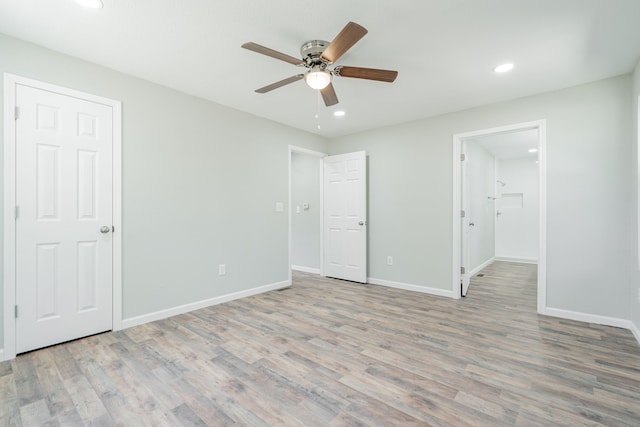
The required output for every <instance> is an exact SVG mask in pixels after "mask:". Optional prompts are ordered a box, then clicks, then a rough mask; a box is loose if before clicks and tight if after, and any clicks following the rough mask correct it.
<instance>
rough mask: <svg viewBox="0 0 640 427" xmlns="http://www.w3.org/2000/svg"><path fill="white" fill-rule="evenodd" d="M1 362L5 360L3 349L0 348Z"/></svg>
mask: <svg viewBox="0 0 640 427" xmlns="http://www.w3.org/2000/svg"><path fill="white" fill-rule="evenodd" d="M3 360H6V359H5V358H4V349H3V348H0V361H3Z"/></svg>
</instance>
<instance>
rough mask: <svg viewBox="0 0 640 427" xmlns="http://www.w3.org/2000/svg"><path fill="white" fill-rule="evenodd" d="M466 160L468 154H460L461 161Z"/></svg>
mask: <svg viewBox="0 0 640 427" xmlns="http://www.w3.org/2000/svg"><path fill="white" fill-rule="evenodd" d="M465 160H467V155H466V154H464V153H462V154H460V161H461V162H464V161H465Z"/></svg>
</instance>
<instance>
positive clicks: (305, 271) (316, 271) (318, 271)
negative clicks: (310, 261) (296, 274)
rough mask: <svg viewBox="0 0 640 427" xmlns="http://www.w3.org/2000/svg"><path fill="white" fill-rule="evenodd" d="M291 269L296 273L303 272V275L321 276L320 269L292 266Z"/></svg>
mask: <svg viewBox="0 0 640 427" xmlns="http://www.w3.org/2000/svg"><path fill="white" fill-rule="evenodd" d="M291 269H292V270H295V271H302V272H303V273H311V274H320V269H319V268H313V267H304V266H302V265H291Z"/></svg>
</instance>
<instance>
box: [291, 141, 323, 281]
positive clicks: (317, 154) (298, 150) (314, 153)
mask: <svg viewBox="0 0 640 427" xmlns="http://www.w3.org/2000/svg"><path fill="white" fill-rule="evenodd" d="M292 153H299V154H307V155H309V156H313V157H317V158H318V164H319V167H318V169H319V171H320V172H319V173H320V200H319V207H320V228H319V229H318V234H319V237H320V239H319V240H320V275H321V276H322V275H323V272H324V271H323V270H324V269H323V265H324V239H323V233H322V230H323V229H324V219H323V215H322V213H323V212H324V186H323V184H322V182H323V181H322V177H323V167H322V158H323V157H327V156H328V154H327V153H321V152H319V151H313V150H309V149H308V148H302V147H296V146H295V145H289V151H288V155H289V159H288V161H287V162H288V164H289V201H288V206H289V209H287V212H289V218H288V220H289V286H291V284H292V283H293V282H292V280H293V277H292V275H293V273H292V271H291V265H292V253H291V239H292V234H293V232H292V230H293V225H292V222H293V221H292V220H293V212H292V209H293V207H292V205H291V203H292V196H291V185H292V172H291V154H292Z"/></svg>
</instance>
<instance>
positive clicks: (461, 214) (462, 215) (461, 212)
mask: <svg viewBox="0 0 640 427" xmlns="http://www.w3.org/2000/svg"><path fill="white" fill-rule="evenodd" d="M466 216H467V214H466V213H465V211H464V209H463V210H461V211H460V218H464V217H466Z"/></svg>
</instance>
